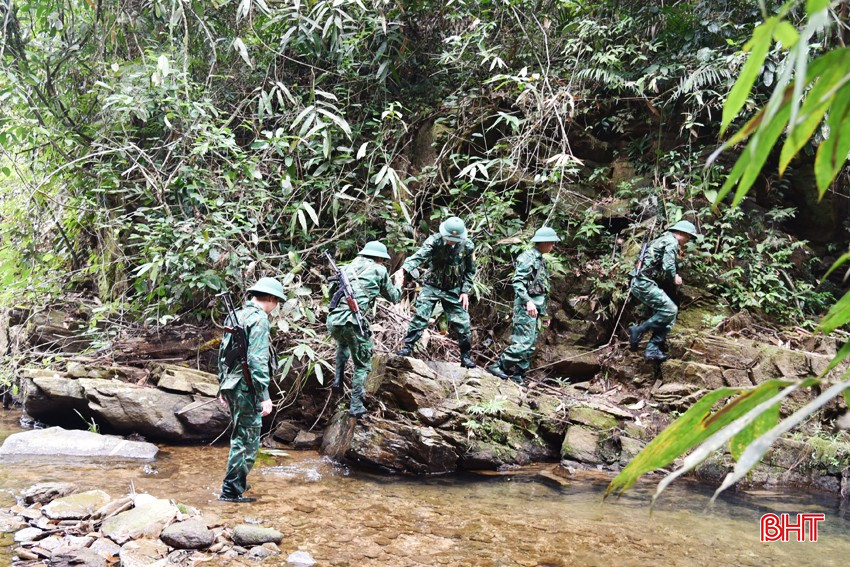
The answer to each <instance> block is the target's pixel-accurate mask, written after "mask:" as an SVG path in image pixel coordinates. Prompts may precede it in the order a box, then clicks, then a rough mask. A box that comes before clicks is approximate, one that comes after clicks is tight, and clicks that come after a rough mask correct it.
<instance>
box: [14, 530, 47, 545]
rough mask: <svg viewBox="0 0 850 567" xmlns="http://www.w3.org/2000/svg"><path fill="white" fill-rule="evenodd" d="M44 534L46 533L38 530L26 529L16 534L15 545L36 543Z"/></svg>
mask: <svg viewBox="0 0 850 567" xmlns="http://www.w3.org/2000/svg"><path fill="white" fill-rule="evenodd" d="M43 533H44V531H43V530H40V529H38V528H24V529H22V530H20V531H17V532H15V538H14V539H15V543H27V542H30V541H35V540H36V539H37V538H38V536H40V535H41V534H43Z"/></svg>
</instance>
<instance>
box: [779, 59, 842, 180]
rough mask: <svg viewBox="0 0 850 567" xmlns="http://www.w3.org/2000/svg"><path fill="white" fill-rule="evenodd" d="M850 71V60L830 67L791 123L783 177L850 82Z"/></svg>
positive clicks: (782, 163) (782, 164) (781, 166)
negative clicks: (834, 101) (849, 80)
mask: <svg viewBox="0 0 850 567" xmlns="http://www.w3.org/2000/svg"><path fill="white" fill-rule="evenodd" d="M848 70H850V58H846V59H843V60H841V61H839V62H837V64H835V65H832V66H830V67H828V68H827V69H826V70H824V73H823V74H822V75H821V76H820V77H817V79H816V81H815V84H814V86H813V87H812V89H811V90H810V91H809V93H808V94H807V95H806V100H805V102H804V103H803V105H802V107H801V108H800V113H799V114H800V116H799V117H798V119H797V121H796V122H794V123H792V124H791V126H790V132H789V133H788V139H787V140H786V141H785V145H784V146H783V147H782V153H781V155H780V157H779V174H780V175H782V174H783V173H785V168H786V167H788V163H789V162H790V161H791V159H792V158H793V157H794V156H795V155H797V152H799V151H800V149H801V148H802V147H803V146H804V145H805V144H806V142H808V141H809V139H810V138H811V137H812V136H813V135H814V133H815V129H816V128H817V127H818V124H820V121H821V119H822V118H823V115H824V114H825V113H826V111H827V110H828V109H829V107H830V105H831V104H832V101H833V100H834V99H835V95H836V93H837V92H838V90H839V89H840V88H841V86H842V85H843V84H845V83H846V82H847V80H848V79H850V75H848V74H847V73H848Z"/></svg>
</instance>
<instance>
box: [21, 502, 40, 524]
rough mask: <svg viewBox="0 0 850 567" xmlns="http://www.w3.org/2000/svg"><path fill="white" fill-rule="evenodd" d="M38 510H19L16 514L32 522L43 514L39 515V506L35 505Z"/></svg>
mask: <svg viewBox="0 0 850 567" xmlns="http://www.w3.org/2000/svg"><path fill="white" fill-rule="evenodd" d="M36 506H38V508H27V509H26V510H21V511H20V512H18V515H19V516H20V517H22V518H26V519H27V520H29V521H31V522H33V521H35V520H38V519H39V518H41V517H42V516H43V515H44V514H42V513H41V505H40V504H36Z"/></svg>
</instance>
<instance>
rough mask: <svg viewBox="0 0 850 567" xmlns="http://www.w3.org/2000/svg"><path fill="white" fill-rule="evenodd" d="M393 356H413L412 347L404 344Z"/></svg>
mask: <svg viewBox="0 0 850 567" xmlns="http://www.w3.org/2000/svg"><path fill="white" fill-rule="evenodd" d="M395 354H396V356H413V345H409V344H407V343H405V344H404V346H403V347H401V350H399V351H398V352H397V353H395Z"/></svg>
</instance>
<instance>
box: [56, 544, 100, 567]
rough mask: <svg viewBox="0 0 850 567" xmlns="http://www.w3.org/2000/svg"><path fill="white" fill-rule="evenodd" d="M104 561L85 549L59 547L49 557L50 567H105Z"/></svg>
mask: <svg viewBox="0 0 850 567" xmlns="http://www.w3.org/2000/svg"><path fill="white" fill-rule="evenodd" d="M106 564H107V563H106V559H104V558H103V557H101V556H100V555H98V554H97V553H95V552H94V551H92V550H91V549H86V548H77V547H60V548H57V549H56V550H54V551H53V553H52V554H51V555H50V565H51V567H81V566H82V567H106Z"/></svg>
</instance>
